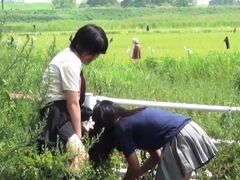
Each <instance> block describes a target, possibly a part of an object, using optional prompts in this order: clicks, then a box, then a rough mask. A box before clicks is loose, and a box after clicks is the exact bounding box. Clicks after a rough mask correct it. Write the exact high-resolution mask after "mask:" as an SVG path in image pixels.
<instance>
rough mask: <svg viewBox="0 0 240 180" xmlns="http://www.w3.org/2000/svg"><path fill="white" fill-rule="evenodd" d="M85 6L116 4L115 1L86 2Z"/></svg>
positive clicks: (95, 0)
mask: <svg viewBox="0 0 240 180" xmlns="http://www.w3.org/2000/svg"><path fill="white" fill-rule="evenodd" d="M87 4H88V5H89V6H92V7H96V6H106V5H114V4H118V1H117V0H88V1H87Z"/></svg>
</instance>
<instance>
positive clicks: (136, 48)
mask: <svg viewBox="0 0 240 180" xmlns="http://www.w3.org/2000/svg"><path fill="white" fill-rule="evenodd" d="M132 42H133V44H134V48H133V54H132V59H141V47H140V43H139V41H138V39H137V38H133V40H132Z"/></svg>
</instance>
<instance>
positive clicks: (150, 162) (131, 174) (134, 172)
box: [123, 150, 161, 180]
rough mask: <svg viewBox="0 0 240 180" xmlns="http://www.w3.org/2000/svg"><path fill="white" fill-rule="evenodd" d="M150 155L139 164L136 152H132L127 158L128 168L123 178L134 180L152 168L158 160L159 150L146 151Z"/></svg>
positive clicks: (124, 179)
mask: <svg viewBox="0 0 240 180" xmlns="http://www.w3.org/2000/svg"><path fill="white" fill-rule="evenodd" d="M148 152H149V154H150V157H149V158H148V159H147V160H146V161H145V163H144V164H143V165H142V166H140V164H139V161H138V158H137V155H136V152H134V153H132V154H131V155H130V156H129V157H128V158H127V162H128V169H127V172H126V174H125V177H124V178H123V180H135V179H137V178H139V177H140V176H142V175H143V174H145V173H146V172H147V171H148V170H150V169H152V168H154V167H155V166H156V165H157V164H158V163H159V161H160V156H161V151H160V150H156V151H148Z"/></svg>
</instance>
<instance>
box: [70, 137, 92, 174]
mask: <svg viewBox="0 0 240 180" xmlns="http://www.w3.org/2000/svg"><path fill="white" fill-rule="evenodd" d="M67 148H68V149H69V150H70V151H71V153H73V159H72V160H71V163H70V164H69V169H70V170H71V171H74V172H78V171H79V170H80V169H81V166H82V165H83V163H84V161H85V160H86V159H87V158H88V154H87V153H86V151H85V147H84V145H83V143H82V141H81V140H80V139H79V138H78V136H77V135H76V134H74V135H73V136H72V137H70V138H69V140H68V143H67Z"/></svg>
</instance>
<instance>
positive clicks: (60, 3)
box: [52, 0, 76, 9]
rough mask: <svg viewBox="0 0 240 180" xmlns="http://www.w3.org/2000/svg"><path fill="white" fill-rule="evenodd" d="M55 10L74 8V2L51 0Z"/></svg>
mask: <svg viewBox="0 0 240 180" xmlns="http://www.w3.org/2000/svg"><path fill="white" fill-rule="evenodd" d="M52 4H53V6H54V7H55V8H56V9H72V8H74V7H75V6H76V0H52Z"/></svg>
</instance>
